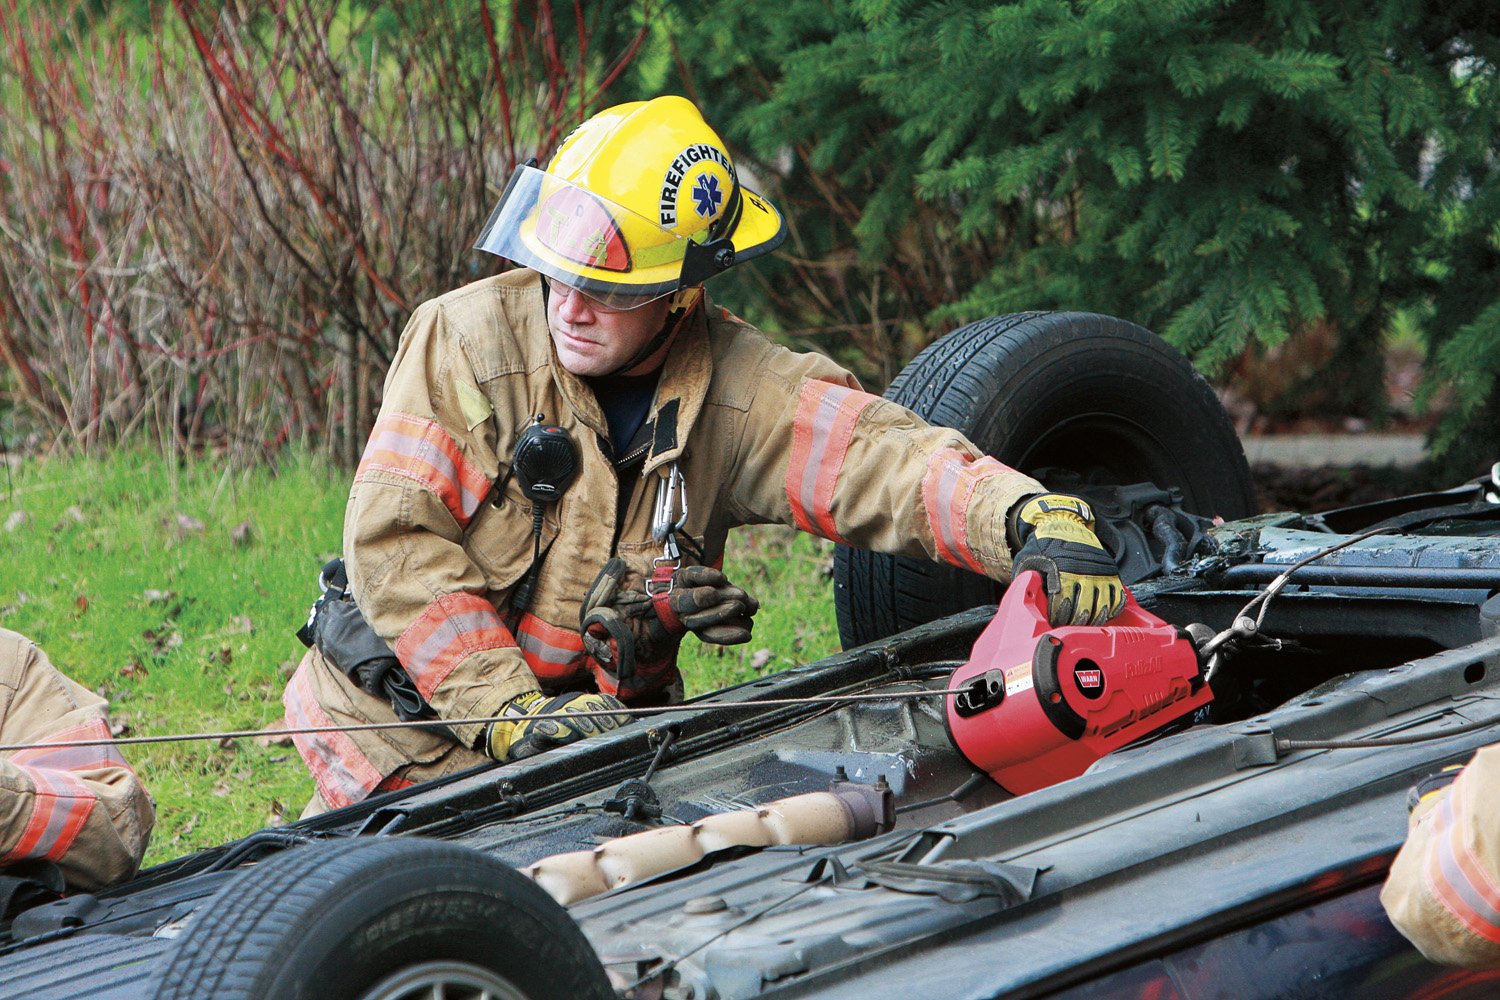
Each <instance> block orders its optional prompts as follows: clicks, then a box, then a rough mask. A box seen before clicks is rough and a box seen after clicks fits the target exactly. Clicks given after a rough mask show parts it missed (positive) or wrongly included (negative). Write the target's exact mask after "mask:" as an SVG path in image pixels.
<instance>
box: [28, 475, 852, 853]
mask: <svg viewBox="0 0 1500 1000" xmlns="http://www.w3.org/2000/svg"><path fill="white" fill-rule="evenodd" d="M348 475H349V474H348V473H347V472H345V471H343V470H330V469H328V468H327V467H326V466H325V465H324V464H323V463H322V462H321V461H320V460H318V459H316V458H313V457H309V456H291V457H289V458H287V459H286V460H285V461H283V462H282V463H281V464H280V467H279V468H278V469H277V470H275V471H274V472H273V471H272V470H270V469H267V468H256V469H249V470H231V469H226V468H225V467H223V466H222V465H220V464H217V463H215V462H214V461H213V460H212V459H209V458H200V459H195V460H192V461H190V462H188V463H187V464H185V465H181V466H174V465H173V464H172V463H171V462H169V461H167V460H165V459H163V458H162V457H161V456H159V455H156V454H150V453H142V452H125V453H119V454H115V455H111V456H108V457H105V458H66V459H30V460H27V461H25V462H23V463H22V464H21V465H20V466H19V467H18V468H16V469H13V470H11V472H10V473H9V475H8V476H7V475H5V474H4V473H3V472H0V523H3V524H5V525H6V527H5V528H4V529H0V625H4V626H5V627H6V628H10V629H14V630H16V631H18V632H21V633H24V634H26V635H28V636H30V637H31V638H33V639H35V640H36V641H37V643H38V644H39V645H40V646H41V647H42V648H43V649H45V650H46V651H47V653H48V655H49V656H50V657H51V658H52V661H53V662H54V663H55V664H57V665H58V666H59V667H60V668H61V669H63V670H64V671H65V672H67V673H68V674H69V675H70V676H72V677H73V678H75V679H76V680H78V681H79V682H80V683H83V684H87V685H88V686H89V687H92V688H94V689H95V690H97V691H99V692H100V693H101V694H103V695H104V696H105V697H107V698H108V699H109V700H110V705H111V709H110V712H111V718H112V720H113V721H114V722H115V723H116V725H117V726H119V725H121V724H123V726H124V727H125V728H124V731H123V732H122V733H121V735H124V736H146V735H160V734H170V733H193V732H209V731H222V730H238V729H261V728H264V727H266V726H268V725H270V724H271V723H273V722H275V721H277V720H278V719H280V718H281V714H282V709H281V690H282V687H283V686H284V684H285V682H286V677H287V675H288V674H289V672H290V670H291V668H292V666H293V665H294V664H295V663H296V661H297V660H298V659H299V658H300V657H301V655H302V651H303V650H302V645H301V643H299V642H298V641H297V639H296V637H295V636H294V634H293V633H294V632H295V631H296V629H297V627H298V625H300V624H301V623H302V621H303V620H304V618H305V617H306V614H307V608H308V605H309V604H310V603H311V601H312V599H313V597H315V596H316V594H315V577H316V575H317V570H318V567H319V566H320V565H321V564H322V562H323V561H324V560H325V559H327V558H329V557H330V556H332V555H334V554H335V553H337V551H338V548H339V539H340V534H341V526H342V520H343V509H344V498H345V495H346V493H347V489H348ZM832 558H833V546H832V545H831V544H830V543H828V542H824V541H821V540H819V539H816V538H812V537H810V536H807V535H800V534H797V533H796V532H793V531H790V530H788V529H783V528H774V527H757V528H751V529H746V530H743V531H741V532H738V533H737V534H735V535H734V536H732V537H731V544H730V552H729V555H728V558H727V559H726V564H725V572H726V573H727V574H728V575H729V576H730V578H731V579H733V580H734V581H735V582H737V583H740V584H741V585H743V586H744V587H745V588H746V589H747V590H750V591H751V592H752V593H754V594H755V595H756V596H757V597H758V598H759V599H760V601H761V604H762V611H761V613H760V614H759V615H758V616H757V618H756V628H755V638H754V639H753V640H752V641H751V642H750V643H749V644H748V645H746V646H739V647H733V648H719V647H714V646H705V645H702V644H700V643H698V642H697V640H695V639H692V638H689V639H688V640H687V641H686V642H685V643H684V645H683V650H682V656H681V660H680V663H681V666H682V669H683V674H684V677H685V678H686V680H687V686H688V691H689V693H690V694H696V693H700V692H703V691H707V690H712V689H713V688H716V687H722V686H724V685H727V684H733V683H737V682H740V681H744V680H749V679H751V678H754V677H757V676H760V675H762V674H765V673H769V672H772V671H776V670H782V669H786V668H788V667H793V666H797V665H799V664H801V663H805V662H810V661H812V660H815V659H818V658H819V657H822V656H826V655H828V654H829V653H831V652H833V651H834V650H836V649H837V648H838V638H837V629H836V627H835V624H834V614H833V586H832V581H831V578H830V577H829V575H828V570H829V567H830V565H831V561H832ZM125 752H126V756H127V757H128V758H129V759H130V761H131V762H132V764H134V765H135V768H136V770H137V771H138V772H139V773H140V775H141V777H142V779H143V780H144V781H145V782H146V784H147V786H148V787H149V788H150V790H151V793H152V795H153V797H154V798H155V799H156V804H157V825H156V832H155V834H154V836H153V837H152V843H151V849H150V851H149V853H148V854H147V858H146V862H147V864H155V863H157V862H160V861H165V860H168V859H170V858H173V857H177V856H178V855H181V854H184V853H187V852H189V851H193V850H196V849H198V848H201V847H207V846H211V845H213V844H217V843H221V842H223V841H225V840H229V839H232V838H235V837H241V836H244V835H245V834H247V833H250V832H252V831H254V830H257V829H259V828H261V827H263V826H266V825H269V824H274V823H279V822H282V821H283V820H285V819H294V818H296V816H297V814H298V813H299V812H300V811H301V808H302V805H303V804H304V803H305V802H306V800H307V798H308V796H309V795H310V794H311V791H312V782H311V779H310V778H309V777H308V775H307V772H306V770H305V769H304V767H303V766H302V763H301V760H300V758H298V756H297V753H296V751H295V749H294V748H292V747H289V746H274V745H272V746H263V745H260V744H258V743H257V742H256V741H254V740H237V741H227V742H225V743H224V744H223V745H221V744H219V743H217V742H213V741H198V742H180V743H164V744H153V745H145V746H131V747H127V748H125Z"/></svg>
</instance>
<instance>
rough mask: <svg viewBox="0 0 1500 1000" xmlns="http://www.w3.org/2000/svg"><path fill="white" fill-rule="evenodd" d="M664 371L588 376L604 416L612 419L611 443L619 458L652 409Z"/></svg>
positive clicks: (610, 423)
mask: <svg viewBox="0 0 1500 1000" xmlns="http://www.w3.org/2000/svg"><path fill="white" fill-rule="evenodd" d="M660 375H661V369H659V368H658V369H657V370H656V371H654V372H651V373H649V374H647V375H606V376H604V377H602V378H586V379H584V381H585V382H586V383H588V386H589V388H591V389H593V390H594V396H595V398H597V399H598V400H599V408H600V409H602V410H603V411H604V419H605V420H606V421H607V422H608V423H609V443H610V447H611V448H612V449H613V450H614V455H613V456H612V457H613V458H615V459H618V458H620V457H621V456H622V455H624V453H625V449H626V448H627V447H629V445H630V439H631V438H633V437H635V435H636V432H637V431H639V430H640V429H641V425H642V424H644V423H645V422H646V415H647V414H649V413H650V412H651V400H652V399H654V398H655V397H656V383H657V381H658V379H659V377H660Z"/></svg>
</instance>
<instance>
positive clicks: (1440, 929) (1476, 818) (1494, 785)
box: [1380, 744, 1500, 968]
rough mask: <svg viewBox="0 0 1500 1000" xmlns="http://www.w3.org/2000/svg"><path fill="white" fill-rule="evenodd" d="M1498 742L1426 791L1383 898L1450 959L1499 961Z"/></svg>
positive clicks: (1435, 952) (1428, 946) (1423, 943)
mask: <svg viewBox="0 0 1500 1000" xmlns="http://www.w3.org/2000/svg"><path fill="white" fill-rule="evenodd" d="M1496 803H1500V744H1497V745H1495V746H1489V747H1486V748H1484V749H1483V750H1480V751H1479V753H1477V754H1476V755H1475V756H1474V759H1473V760H1472V761H1471V762H1470V763H1469V764H1468V766H1466V767H1465V768H1464V769H1463V771H1462V772H1461V773H1460V774H1459V775H1458V776H1457V778H1456V780H1454V781H1453V782H1452V784H1451V785H1449V786H1447V787H1446V788H1442V787H1438V788H1434V789H1432V790H1431V791H1430V792H1429V793H1427V794H1425V795H1423V796H1422V798H1421V800H1420V801H1419V802H1418V803H1417V804H1416V806H1415V808H1414V809H1413V810H1412V814H1411V818H1410V828H1409V830H1408V832H1407V838H1406V843H1405V844H1404V845H1403V846H1402V848H1401V850H1400V852H1399V853H1398V854H1397V855H1396V860H1395V861H1394V862H1392V864H1391V871H1390V875H1389V876H1388V877H1387V879H1386V883H1385V886H1384V888H1382V889H1381V892H1380V901H1381V903H1382V904H1383V905H1384V906H1385V911H1386V914H1387V915H1388V916H1389V917H1390V918H1391V922H1392V923H1394V924H1395V925H1396V929H1397V930H1399V931H1400V932H1401V933H1402V934H1404V935H1405V936H1406V937H1407V938H1408V939H1409V940H1410V941H1411V942H1412V944H1414V945H1416V946H1417V949H1418V950H1419V951H1421V952H1422V954H1423V955H1425V956H1427V958H1429V959H1431V960H1432V961H1434V962H1439V963H1442V964H1445V965H1462V966H1468V967H1470V968H1500V808H1497V807H1496Z"/></svg>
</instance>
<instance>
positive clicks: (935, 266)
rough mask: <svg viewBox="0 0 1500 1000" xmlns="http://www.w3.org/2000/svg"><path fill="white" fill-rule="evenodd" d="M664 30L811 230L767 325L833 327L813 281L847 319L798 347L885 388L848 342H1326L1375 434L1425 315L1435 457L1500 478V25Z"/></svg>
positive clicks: (1466, 20)
mask: <svg viewBox="0 0 1500 1000" xmlns="http://www.w3.org/2000/svg"><path fill="white" fill-rule="evenodd" d="M690 8H691V9H690ZM666 16H667V18H668V20H669V22H670V26H669V33H670V35H671V39H672V43H673V54H674V57H675V58H674V60H673V62H672V65H671V70H670V72H669V74H668V78H667V79H666V80H664V81H662V82H663V83H664V85H665V87H666V89H671V90H681V91H682V92H685V93H688V94H690V95H692V96H695V97H697V98H698V99H699V100H700V101H701V103H702V104H703V105H704V107H705V109H706V111H707V113H708V116H709V118H710V120H711V121H713V122H714V123H715V124H716V125H717V126H718V127H719V128H720V129H721V130H722V131H723V133H724V134H725V136H726V138H727V139H728V140H729V141H730V143H731V144H732V145H734V146H735V147H736V148H737V149H738V150H740V151H742V153H743V154H748V156H749V157H750V158H751V159H752V160H753V167H754V169H755V173H756V174H757V175H758V176H759V177H760V178H761V179H762V181H763V183H764V184H765V185H766V186H768V187H769V188H770V189H771V191H772V193H773V195H776V196H779V198H780V199H781V200H782V201H784V202H785V204H786V205H787V206H788V210H789V213H790V214H792V215H793V216H794V222H795V226H796V228H795V231H794V234H793V240H792V241H791V245H790V247H789V249H790V251H791V252H790V254H787V255H783V256H782V258H781V259H780V260H778V261H773V262H770V263H768V264H765V265H761V266H760V271H761V272H762V275H763V277H764V279H765V288H767V289H770V290H773V291H777V294H774V295H772V296H771V297H770V298H769V300H767V301H766V302H765V304H764V306H763V309H764V313H763V314H762V315H761V316H760V317H759V318H761V319H763V320H766V321H768V322H770V323H771V324H773V325H775V326H777V327H778V328H780V329H782V330H784V331H791V332H805V331H811V330H813V329H814V328H815V327H816V325H817V322H818V319H819V317H818V315H817V312H818V301H817V300H818V295H817V294H816V292H815V288H816V286H819V285H821V286H822V288H823V294H824V296H825V297H826V298H827V299H829V300H830V301H832V302H833V303H834V304H835V305H842V304H846V303H847V304H848V308H847V310H845V311H842V312H841V311H838V310H835V311H834V313H833V314H832V315H826V316H823V317H821V318H822V319H823V320H824V322H825V323H826V324H828V325H829V326H830V327H832V328H834V332H833V333H832V334H831V335H828V336H824V337H819V336H817V335H816V334H814V333H804V335H805V336H806V338H807V339H809V340H812V341H814V342H820V343H821V344H822V346H824V347H825V348H827V349H829V350H830V351H831V352H832V353H835V354H837V355H840V356H842V357H843V358H844V359H845V360H847V361H850V362H851V363H853V364H854V365H855V366H856V367H857V368H859V369H860V371H861V374H863V375H865V376H866V377H872V378H874V379H876V380H877V381H878V380H880V378H881V377H882V376H887V375H889V373H890V372H889V363H886V362H885V359H878V358H874V359H872V358H871V357H870V356H869V347H868V344H867V343H864V342H861V343H860V344H859V347H860V349H859V350H854V351H851V350H848V349H846V347H847V345H848V344H849V343H850V338H849V336H848V335H847V334H848V332H849V331H848V330H847V329H845V328H844V327H845V325H849V326H851V327H852V328H853V329H854V330H855V331H856V332H857V333H861V332H870V331H877V330H878V331H879V332H880V336H879V337H877V338H876V340H875V343H876V345H877V346H878V345H879V343H881V342H884V343H887V344H890V345H893V346H895V347H897V348H898V349H899V348H902V347H910V346H913V345H915V346H920V344H921V343H923V342H925V341H926V340H927V339H930V338H931V336H933V335H935V334H937V333H940V332H943V331H944V330H946V329H949V328H951V327H952V326H954V325H956V324H958V323H959V322H961V321H966V320H971V319H974V318H978V317H980V316H983V315H987V314H990V313H995V312H1005V311H1015V310H1022V309H1035V308H1074V309H1088V310H1095V311H1099V312H1105V313H1111V314H1115V315H1119V316H1123V317H1128V318H1130V319H1132V320H1135V321H1137V322H1140V323H1143V324H1145V325H1147V326H1149V327H1151V328H1153V329H1156V330H1158V331H1159V332H1161V333H1162V334H1163V335H1164V336H1166V337H1167V339H1168V340H1170V341H1171V342H1173V343H1174V344H1176V345H1177V346H1178V347H1180V348H1182V349H1183V350H1184V351H1185V352H1187V353H1188V354H1189V355H1190V356H1192V357H1193V358H1194V360H1195V361H1196V362H1197V363H1198V364H1199V365H1200V366H1201V367H1203V368H1204V369H1206V370H1207V371H1209V372H1210V373H1217V372H1221V371H1222V370H1223V369H1224V367H1225V365H1226V364H1228V363H1229V362H1230V361H1232V360H1233V359H1234V358H1236V357H1237V356H1238V355H1239V354H1240V353H1241V352H1242V351H1243V350H1244V349H1245V348H1246V347H1247V345H1249V344H1252V343H1254V342H1259V343H1260V344H1263V345H1275V344H1278V343H1280V342H1282V341H1284V340H1285V339H1286V338H1288V337H1293V336H1297V335H1299V334H1300V333H1302V332H1303V331H1306V330H1308V329H1309V328H1311V327H1313V326H1314V325H1317V324H1327V325H1329V326H1331V327H1332V329H1333V330H1334V332H1335V335H1336V337H1337V349H1336V353H1335V356H1334V359H1333V363H1332V365H1331V368H1330V370H1329V371H1327V372H1323V373H1320V374H1319V377H1320V378H1321V379H1323V380H1324V381H1325V383H1326V385H1327V387H1328V388H1331V389H1332V390H1333V391H1334V393H1335V396H1336V399H1337V401H1338V403H1339V404H1340V405H1342V406H1343V407H1345V408H1346V411H1347V412H1354V413H1361V414H1364V415H1367V416H1371V417H1375V418H1377V419H1378V418H1379V417H1381V416H1382V407H1383V405H1384V397H1383V395H1382V393H1381V379H1380V375H1381V371H1380V366H1381V357H1380V353H1379V350H1378V345H1379V336H1380V334H1381V332H1382V331H1383V330H1384V329H1385V328H1386V327H1387V326H1388V324H1389V323H1390V321H1391V319H1392V317H1393V315H1394V314H1395V313H1396V311H1397V310H1415V311H1416V313H1417V314H1418V315H1420V316H1422V317H1423V320H1424V324H1423V325H1424V326H1425V328H1426V331H1427V333H1428V334H1429V337H1430V342H1431V344H1432V345H1433V346H1434V347H1435V351H1434V353H1433V354H1432V355H1431V358H1432V360H1431V363H1430V373H1429V376H1430V385H1429V387H1428V391H1429V392H1431V391H1433V390H1434V389H1435V388H1437V387H1438V386H1441V385H1444V384H1448V383H1451V384H1452V386H1453V388H1454V389H1455V390H1456V399H1457V402H1458V404H1459V405H1458V406H1457V407H1456V408H1455V411H1454V413H1453V414H1452V415H1451V418H1450V420H1449V421H1448V423H1447V424H1446V425H1445V426H1444V427H1443V429H1442V433H1441V434H1440V436H1439V444H1440V445H1442V446H1445V447H1447V448H1448V455H1447V457H1448V459H1449V461H1450V463H1451V465H1452V466H1453V467H1455V468H1462V469H1463V470H1464V471H1465V472H1467V471H1469V470H1470V467H1472V466H1474V465H1475V463H1477V462H1480V461H1485V462H1488V461H1489V460H1492V459H1493V457H1494V456H1493V453H1492V452H1493V447H1492V444H1493V441H1494V440H1495V439H1496V434H1495V433H1494V432H1495V431H1496V430H1500V420H1497V416H1500V414H1497V410H1500V407H1497V406H1496V404H1495V403H1494V397H1495V395H1496V392H1495V389H1496V377H1497V374H1500V305H1497V296H1496V289H1497V264H1500V259H1497V253H1496V251H1497V243H1496V240H1497V236H1500V228H1497V227H1500V194H1497V181H1496V142H1497V137H1500V100H1497V96H1500V95H1497V94H1496V82H1497V81H1496V72H1497V66H1500V58H1497V57H1500V5H1496V4H1494V3H1490V2H1484V0H1469V2H1457V3H1439V2H1419V0H1382V2H1372V0H1366V2H1354V3H1348V2H1334V0H1136V2H1130V0H1073V2H1067V0H1014V2H1010V3H1000V4H996V3H993V2H980V0H954V2H948V3H910V2H899V0H783V2H779V3H776V4H774V5H772V4H753V5H752V4H741V3H735V2H732V0H700V2H695V3H693V4H691V5H689V4H687V3H681V2H674V3H673V4H672V5H671V6H670V8H669V10H668V11H667V15H666ZM748 291H750V289H749V288H747V289H745V292H743V293H742V294H745V293H748ZM749 297H750V296H749V295H748V294H746V298H747V299H748V298H749ZM747 308H751V307H749V306H747ZM861 309H862V310H863V315H861V314H860V310H861ZM872 319H873V320H874V325H872V324H871V321H872ZM880 323H884V324H885V325H884V326H879V325H878V324H880ZM861 324H865V325H866V329H864V330H861ZM854 340H856V341H859V340H861V338H860V337H859V336H856V337H855V338H854ZM898 352H899V351H898ZM851 355H853V356H851ZM898 367H899V364H898ZM1466 430H1467V433H1465V431H1466Z"/></svg>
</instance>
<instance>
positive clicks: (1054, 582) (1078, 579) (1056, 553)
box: [1010, 493, 1125, 625]
mask: <svg viewBox="0 0 1500 1000" xmlns="http://www.w3.org/2000/svg"><path fill="white" fill-rule="evenodd" d="M1010 534H1011V537H1012V539H1014V540H1016V541H1019V542H1020V543H1021V546H1020V548H1019V549H1017V550H1016V554H1015V558H1014V559H1013V560H1012V573H1013V574H1014V573H1020V572H1022V571H1024V570H1028V569H1034V570H1036V571H1038V572H1039V573H1041V574H1042V579H1043V581H1045V585H1046V589H1047V620H1048V622H1049V623H1050V624H1052V625H1102V624H1103V623H1104V622H1106V621H1108V620H1109V619H1111V618H1113V617H1114V616H1115V615H1117V614H1119V613H1120V611H1121V610H1122V609H1123V608H1124V607H1125V587H1124V585H1123V584H1121V583H1120V569H1119V567H1118V566H1117V565H1115V560H1114V558H1113V557H1112V556H1111V555H1110V554H1109V553H1108V552H1107V551H1105V549H1104V546H1103V545H1102V544H1100V542H1099V537H1098V536H1097V535H1095V534H1094V512H1093V511H1092V510H1090V509H1089V505H1088V504H1087V503H1086V502H1085V501H1083V500H1081V499H1079V498H1078V497H1074V496H1068V495H1066V494H1062V493H1042V494H1038V495H1037V496H1033V497H1029V498H1027V499H1026V500H1024V501H1022V502H1021V504H1020V505H1019V506H1018V507H1017V508H1016V509H1015V511H1014V513H1012V515H1011V532H1010Z"/></svg>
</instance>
